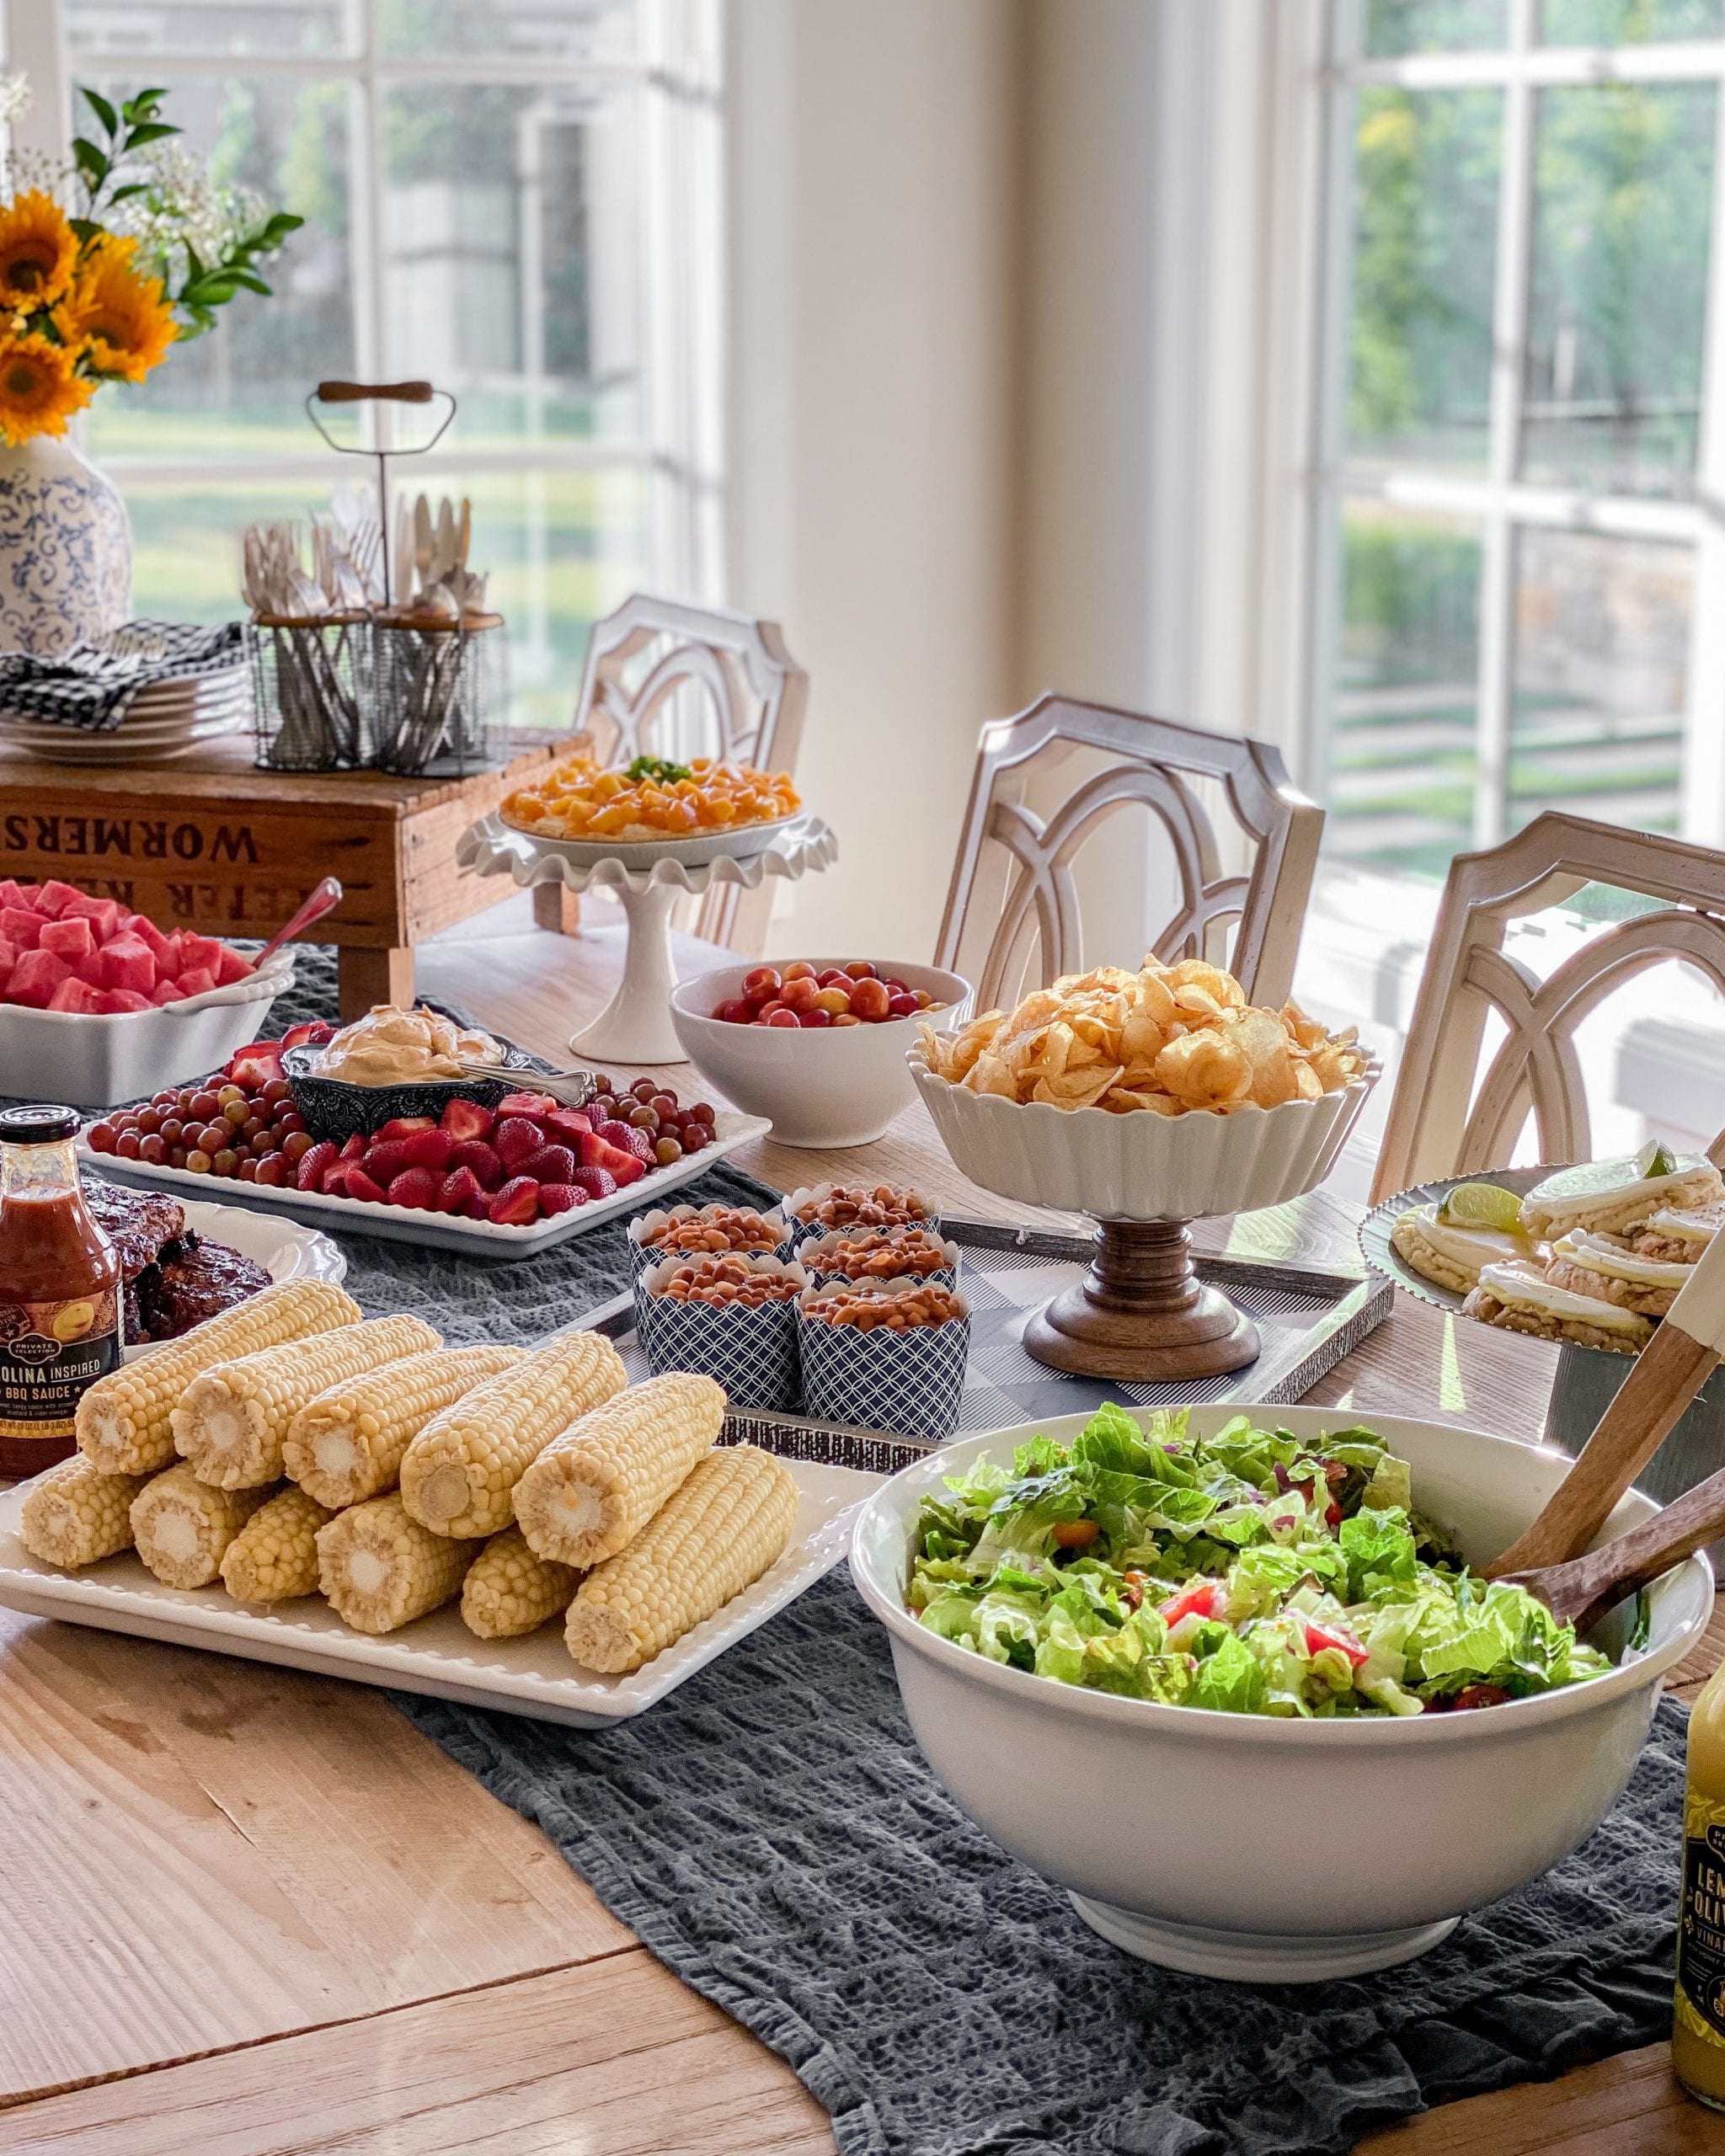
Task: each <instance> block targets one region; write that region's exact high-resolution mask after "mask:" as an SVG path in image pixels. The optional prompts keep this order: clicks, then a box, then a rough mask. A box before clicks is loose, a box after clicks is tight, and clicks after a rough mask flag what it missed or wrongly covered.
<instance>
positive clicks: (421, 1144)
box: [402, 1129, 455, 1176]
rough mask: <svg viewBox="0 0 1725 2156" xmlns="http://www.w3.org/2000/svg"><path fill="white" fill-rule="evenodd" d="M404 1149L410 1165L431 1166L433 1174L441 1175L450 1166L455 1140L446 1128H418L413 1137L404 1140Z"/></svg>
mask: <svg viewBox="0 0 1725 2156" xmlns="http://www.w3.org/2000/svg"><path fill="white" fill-rule="evenodd" d="M402 1150H403V1152H404V1153H405V1154H406V1155H407V1156H408V1165H409V1167H414V1168H429V1169H430V1171H431V1172H432V1174H433V1175H439V1176H441V1174H442V1173H443V1171H444V1170H445V1169H446V1167H447V1166H449V1156H450V1155H451V1153H452V1152H454V1150H455V1141H454V1139H451V1136H450V1134H449V1133H448V1132H447V1131H446V1130H438V1129H430V1130H416V1131H415V1132H414V1134H413V1136H412V1137H411V1138H404V1139H403V1140H402Z"/></svg>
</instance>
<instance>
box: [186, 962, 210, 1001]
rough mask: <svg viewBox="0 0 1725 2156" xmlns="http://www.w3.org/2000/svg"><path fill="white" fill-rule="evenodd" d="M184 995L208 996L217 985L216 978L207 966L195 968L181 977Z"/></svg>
mask: <svg viewBox="0 0 1725 2156" xmlns="http://www.w3.org/2000/svg"><path fill="white" fill-rule="evenodd" d="M179 985H180V990H181V992H182V994H184V995H208V994H209V992H210V990H211V989H212V988H214V987H215V985H216V976H215V974H212V973H211V970H210V969H209V968H208V967H207V966H193V967H192V968H190V970H189V971H187V972H185V973H183V974H181V975H180V977H179Z"/></svg>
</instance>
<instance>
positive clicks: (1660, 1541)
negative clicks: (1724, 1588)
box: [1514, 1467, 1725, 1638]
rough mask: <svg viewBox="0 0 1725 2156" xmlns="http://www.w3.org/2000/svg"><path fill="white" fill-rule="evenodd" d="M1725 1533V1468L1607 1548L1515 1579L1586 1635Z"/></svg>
mask: <svg viewBox="0 0 1725 2156" xmlns="http://www.w3.org/2000/svg"><path fill="white" fill-rule="evenodd" d="M1722 1533H1725V1467H1722V1468H1721V1469H1720V1470H1718V1472H1717V1474H1713V1475H1710V1476H1708V1477H1707V1479H1706V1481H1705V1482H1697V1483H1696V1486H1695V1487H1694V1489H1692V1490H1685V1492H1684V1493H1683V1495H1682V1496H1681V1497H1679V1498H1678V1499H1677V1500H1676V1502H1674V1504H1669V1505H1667V1506H1666V1507H1665V1508H1664V1510H1663V1511H1661V1512H1657V1513H1654V1515H1653V1518H1651V1519H1648V1520H1643V1521H1642V1524H1641V1525H1640V1526H1639V1527H1632V1528H1631V1529H1630V1530H1629V1532H1628V1534H1620V1535H1619V1536H1618V1538H1617V1540H1616V1541H1615V1542H1608V1543H1606V1544H1605V1547H1604V1548H1603V1549H1599V1550H1589V1551H1588V1553H1587V1555H1586V1556H1584V1557H1577V1558H1574V1559H1573V1560H1572V1561H1570V1562H1569V1563H1568V1564H1567V1565H1549V1566H1546V1567H1544V1569H1543V1570H1541V1571H1537V1572H1519V1573H1517V1574H1515V1575H1514V1580H1515V1584H1516V1585H1517V1586H1519V1587H1525V1588H1526V1589H1527V1591H1528V1593H1530V1594H1535V1595H1537V1596H1538V1597H1539V1598H1540V1600H1541V1602H1543V1603H1544V1604H1546V1607H1547V1608H1548V1609H1550V1610H1551V1613H1552V1614H1553V1615H1554V1616H1556V1617H1560V1618H1562V1619H1563V1620H1565V1621H1566V1622H1567V1623H1568V1624H1572V1625H1574V1627H1575V1630H1576V1636H1577V1637H1578V1638H1585V1637H1586V1636H1587V1634H1588V1633H1589V1631H1590V1630H1592V1629H1593V1627H1594V1625H1596V1624H1597V1623H1598V1622H1599V1619H1600V1618H1601V1617H1603V1616H1604V1615H1605V1612H1606V1611H1607V1610H1608V1609H1611V1608H1613V1607H1614V1606H1615V1605H1616V1604H1617V1603H1620V1602H1621V1601H1622V1600H1623V1599H1624V1598H1625V1597H1626V1595H1632V1594H1635V1593H1638V1592H1639V1591H1640V1590H1641V1589H1642V1588H1644V1587H1645V1586H1647V1584H1648V1582H1649V1581H1650V1580H1656V1579H1658V1577H1659V1575H1660V1573H1661V1572H1669V1570H1670V1568H1671V1566H1673V1565H1679V1564H1681V1563H1682V1561H1683V1560H1684V1559H1685V1557H1690V1556H1694V1554H1695V1552H1696V1550H1700V1549H1701V1548H1702V1547H1704V1546H1705V1545H1706V1544H1707V1543H1709V1542H1712V1541H1715V1540H1717V1538H1718V1537H1719V1535H1720V1534H1722Z"/></svg>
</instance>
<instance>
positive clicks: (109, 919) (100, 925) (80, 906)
mask: <svg viewBox="0 0 1725 2156" xmlns="http://www.w3.org/2000/svg"><path fill="white" fill-rule="evenodd" d="M60 918H61V920H62V921H88V922H89V924H90V926H92V928H93V930H94V931H95V935H96V941H97V942H99V943H105V942H108V941H109V938H110V937H115V936H117V935H119V933H120V922H121V921H124V920H125V918H126V908H125V907H124V906H123V905H121V904H120V901H119V899H93V898H91V897H90V895H89V894H88V892H85V891H79V892H77V894H75V895H74V896H73V897H72V898H69V899H67V901H66V904H65V905H63V906H61V909H60Z"/></svg>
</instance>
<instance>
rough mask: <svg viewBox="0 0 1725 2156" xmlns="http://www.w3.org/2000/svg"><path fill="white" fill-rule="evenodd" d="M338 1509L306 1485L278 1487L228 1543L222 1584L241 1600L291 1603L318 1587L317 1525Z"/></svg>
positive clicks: (224, 1557) (327, 1519) (332, 1516)
mask: <svg viewBox="0 0 1725 2156" xmlns="http://www.w3.org/2000/svg"><path fill="white" fill-rule="evenodd" d="M334 1517H335V1515H334V1513H333V1512H331V1511H330V1509H329V1508H328V1506H327V1505H320V1504H319V1503H318V1500H317V1499H316V1498H315V1497H307V1495H306V1493H305V1492H304V1491H303V1490H296V1489H293V1488H291V1487H290V1488H288V1489H286V1490H278V1491H277V1492H276V1493H275V1496H274V1497H272V1498H270V1502H269V1503H268V1504H265V1505H259V1508H258V1509H257V1511H256V1512H254V1513H253V1514H252V1516H251V1518H249V1519H248V1521H247V1522H246V1524H245V1525H244V1526H243V1528H242V1529H240V1531H239V1533H238V1534H236V1535H235V1536H234V1538H233V1540H232V1542H230V1543H229V1544H228V1545H227V1550H226V1551H225V1552H224V1553H223V1555H222V1585H223V1586H224V1587H225V1588H227V1592H228V1593H230V1594H231V1595H232V1597H233V1598H234V1600H235V1601H236V1602H287V1601H290V1600H291V1599H292V1598H293V1597H294V1596H296V1595H300V1594H315V1593H317V1591H318V1529H319V1528H320V1527H324V1526H327V1525H328V1523H329V1522H330V1521H331V1520H332V1519H334Z"/></svg>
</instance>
